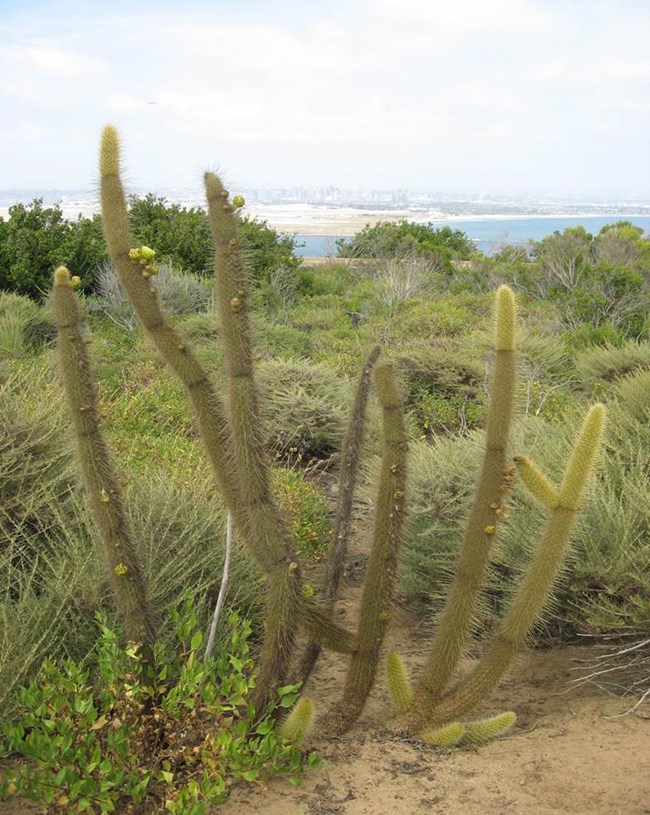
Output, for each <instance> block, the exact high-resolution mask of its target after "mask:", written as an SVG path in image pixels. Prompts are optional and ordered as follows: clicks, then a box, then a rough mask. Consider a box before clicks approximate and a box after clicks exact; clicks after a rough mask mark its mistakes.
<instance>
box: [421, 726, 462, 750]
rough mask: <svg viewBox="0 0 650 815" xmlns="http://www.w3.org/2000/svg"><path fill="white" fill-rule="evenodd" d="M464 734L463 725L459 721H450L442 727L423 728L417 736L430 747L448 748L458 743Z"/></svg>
mask: <svg viewBox="0 0 650 815" xmlns="http://www.w3.org/2000/svg"><path fill="white" fill-rule="evenodd" d="M464 734H465V725H463V724H462V723H461V722H451V724H446V725H444V726H443V727H436V728H429V729H428V730H424V731H423V732H422V733H420V735H419V736H418V738H419V739H420V741H423V742H424V743H425V744H428V745H429V746H430V747H439V748H449V747H456V745H458V744H460V741H461V739H462V738H463V736H464Z"/></svg>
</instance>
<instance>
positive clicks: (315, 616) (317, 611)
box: [301, 598, 356, 654]
mask: <svg viewBox="0 0 650 815" xmlns="http://www.w3.org/2000/svg"><path fill="white" fill-rule="evenodd" d="M301 623H302V625H303V627H304V628H305V630H306V631H307V633H308V634H309V636H310V637H311V639H312V641H313V642H314V643H316V644H318V645H319V646H322V647H323V648H329V649H330V651H335V652H336V653H338V654H351V653H352V652H353V651H354V648H355V644H356V640H355V638H354V635H353V634H351V633H350V632H349V631H348V630H347V629H345V628H343V626H340V625H338V623H335V622H334V620H333V619H332V618H331V616H330V614H329V612H328V611H327V609H325V608H321V607H320V606H318V605H317V604H316V603H315V602H314V601H313V600H312V599H308V598H303V600H302V605H301Z"/></svg>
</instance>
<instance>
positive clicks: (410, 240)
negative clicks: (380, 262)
mask: <svg viewBox="0 0 650 815" xmlns="http://www.w3.org/2000/svg"><path fill="white" fill-rule="evenodd" d="M337 249H338V254H339V257H348V258H382V257H384V258H385V257H393V258H399V257H404V256H410V255H412V254H417V255H420V256H422V257H425V258H427V259H428V260H429V261H430V262H431V263H432V264H433V265H434V266H435V267H436V268H439V269H442V270H444V271H446V272H449V273H451V272H452V271H453V266H452V263H451V261H452V259H454V258H456V259H461V260H467V259H469V258H470V256H471V255H472V253H473V251H474V246H473V244H472V242H471V240H470V239H469V238H468V237H467V235H466V234H465V233H464V232H463V231H462V230H460V229H452V228H451V227H449V226H443V227H440V228H437V227H434V226H433V224H431V223H429V224H417V223H414V222H413V221H406V220H402V221H399V222H398V223H393V222H391V221H380V222H379V223H377V224H374V225H372V226H370V225H369V224H368V225H367V226H365V227H364V228H363V229H362V230H361V231H360V232H357V234H356V235H355V236H354V237H353V238H349V239H348V238H343V239H341V240H339V241H337Z"/></svg>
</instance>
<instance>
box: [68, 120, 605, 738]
mask: <svg viewBox="0 0 650 815" xmlns="http://www.w3.org/2000/svg"><path fill="white" fill-rule="evenodd" d="M119 164H120V146H119V140H118V135H117V132H116V130H115V128H113V127H112V126H107V127H106V128H104V131H103V134H102V142H101V150H100V183H101V202H102V218H103V227H104V234H105V238H106V243H107V247H108V251H109V254H110V257H111V260H112V263H113V265H114V267H115V269H116V272H117V274H118V277H119V279H120V281H121V284H122V286H123V288H124V290H125V292H126V294H127V296H128V297H129V299H130V300H131V302H132V304H133V307H134V309H135V311H136V313H137V314H138V316H139V318H140V320H141V322H142V324H143V326H144V328H145V329H146V331H147V332H148V334H149V336H150V338H151V339H152V341H153V343H154V345H155V346H156V348H157V349H158V351H159V353H160V354H161V356H162V357H163V358H164V359H165V361H166V362H167V364H168V365H169V367H170V368H171V369H172V370H173V371H174V373H175V374H176V375H177V377H178V378H179V380H180V381H181V382H182V384H183V385H184V386H185V389H186V391H187V395H188V399H189V402H190V403H191V406H192V408H193V411H194V414H195V418H196V423H197V426H198V429H199V432H200V436H201V439H202V442H203V445H204V447H205V450H206V453H207V455H208V458H209V460H210V464H211V466H212V470H213V473H214V477H215V480H216V483H217V485H218V488H219V491H220V494H221V496H222V499H223V502H224V504H225V506H226V508H227V509H228V510H229V512H230V513H231V515H232V518H233V519H234V523H235V527H236V530H237V533H238V539H239V540H240V541H241V542H242V543H243V544H244V545H246V546H248V548H249V549H250V551H251V553H252V554H253V556H254V557H255V559H256V561H257V563H258V564H259V567H260V569H261V570H262V572H263V573H264V575H265V577H266V587H267V596H266V611H265V636H264V641H263V645H262V652H261V657H260V670H259V677H258V680H257V686H256V696H255V700H254V701H255V704H256V705H257V707H258V709H259V710H260V711H261V710H264V709H265V707H266V706H267V704H268V702H269V701H271V700H272V699H274V697H275V696H276V693H277V690H278V688H279V687H280V686H282V685H283V684H285V683H286V682H287V681H288V680H289V678H290V677H291V676H292V671H296V670H297V671H298V673H299V675H300V678H301V679H302V680H303V681H306V680H307V678H308V677H309V675H310V672H311V670H312V669H313V666H314V663H315V661H316V659H317V658H318V655H319V653H320V650H321V648H322V647H326V648H329V649H331V650H335V651H338V652H341V653H345V654H349V660H350V661H349V668H348V673H347V677H346V680H345V686H344V688H343V691H342V696H341V700H340V702H339V703H338V704H337V705H336V708H335V710H334V711H332V712H331V713H330V714H329V715H327V716H326V717H325V720H324V721H325V727H326V728H327V729H328V730H329V731H330V732H335V733H340V732H342V731H344V730H345V729H347V728H349V727H350V725H351V724H352V723H353V722H354V721H355V719H356V718H357V717H358V716H359V714H360V712H361V710H362V709H363V706H364V704H365V702H366V699H367V697H368V695H369V693H370V691H371V689H372V686H373V684H374V682H375V678H376V675H377V671H378V665H379V663H380V658H381V651H382V646H383V641H384V637H385V633H386V629H387V626H388V623H389V619H390V614H391V607H392V603H393V600H394V593H395V578H396V572H397V567H398V562H399V552H400V547H401V543H402V539H403V535H404V520H405V512H406V499H407V494H408V485H407V480H406V471H407V437H406V430H405V425H404V416H403V412H404V411H403V405H402V399H401V394H400V389H399V387H398V384H397V382H396V380H395V376H394V374H393V370H392V367H391V365H390V364H386V363H384V364H381V363H378V362H377V360H378V357H379V348H375V349H373V350H372V352H371V353H370V355H369V357H368V359H367V361H366V364H365V366H364V369H363V371H362V373H361V376H360V380H359V386H358V390H357V396H356V398H355V401H354V404H353V407H352V410H351V415H350V424H349V429H348V433H347V436H346V441H345V446H344V450H343V457H342V466H341V476H340V478H341V481H340V489H339V502H340V503H339V508H338V511H337V516H336V529H335V535H334V539H333V542H332V545H331V551H330V560H329V566H328V570H327V575H326V578H325V583H324V585H323V588H322V592H321V593H320V594H321V596H322V598H323V600H322V602H320V603H319V602H317V601H316V600H315V598H314V596H313V591H310V590H309V587H307V586H305V584H304V583H303V578H302V567H301V564H300V562H299V560H298V559H297V557H296V554H295V545H294V541H293V539H292V534H291V530H290V526H289V524H288V522H287V519H286V518H285V517H284V515H283V513H282V512H281V510H280V508H279V507H278V506H277V504H276V502H275V500H274V498H273V494H272V491H271V489H270V480H269V475H270V467H271V464H270V458H269V453H268V452H267V447H266V444H265V439H264V433H263V430H262V423H261V420H260V410H259V396H258V390H257V387H256V382H255V370H254V368H255V366H254V362H255V356H254V353H253V345H252V340H251V331H250V325H249V298H248V291H247V286H246V279H245V278H246V275H245V264H244V261H243V256H242V252H241V248H240V235H239V220H238V217H237V214H236V211H237V209H238V208H239V207H241V206H243V203H244V201H243V199H241V197H240V196H235V198H233V199H232V201H231V200H230V198H229V194H228V192H227V191H226V190H225V189H224V187H223V185H222V183H221V181H220V179H219V178H218V177H217V176H216V175H214V174H212V173H206V174H205V177H204V181H205V191H206V197H207V202H208V219H209V222H210V226H211V229H212V234H213V238H214V243H215V247H216V255H215V274H216V289H215V290H216V296H217V303H218V315H219V322H220V329H221V331H220V336H221V341H222V343H223V353H224V361H225V369H226V374H227V382H228V390H227V395H226V398H223V397H222V395H221V394H218V393H217V392H216V391H215V389H214V386H213V385H212V382H211V381H210V378H209V376H208V375H207V373H206V371H205V370H204V369H203V367H202V366H201V364H200V362H199V361H198V359H197V357H196V356H195V355H194V353H193V352H192V349H191V348H190V347H189V346H188V345H187V343H186V341H185V340H183V339H182V338H181V336H180V335H179V334H178V333H177V332H176V330H175V329H174V327H173V326H172V325H170V323H169V322H168V321H167V319H166V317H165V315H164V314H163V313H162V311H161V309H160V307H159V304H158V300H157V298H156V289H155V286H153V285H152V284H151V280H150V278H151V277H152V275H154V274H155V271H156V269H155V266H154V265H153V260H154V256H155V251H154V250H153V249H150V248H149V247H139V248H137V247H134V246H133V241H132V238H131V235H130V233H129V225H128V213H127V206H126V199H125V194H124V189H123V186H122V182H121V178H120V172H119ZM75 298H76V295H75V294H74V292H73V291H72V282H71V279H70V275H69V273H68V272H67V270H62V269H59V270H57V272H56V274H55V281H54V303H55V311H56V314H57V324H58V326H59V350H60V358H61V369H62V373H63V379H64V383H65V388H66V393H67V398H68V404H69V408H70V412H71V416H72V423H73V427H74V430H75V434H76V437H77V445H78V450H79V459H80V462H81V467H82V470H83V474H84V479H85V482H86V487H87V491H88V495H89V500H90V503H91V504H92V506H93V510H94V513H95V516H96V518H97V524H98V527H99V528H100V531H101V533H102V539H103V541H104V544H105V547H106V551H107V555H108V560H109V564H110V567H111V572H112V577H113V581H114V588H115V595H116V600H117V603H118V606H119V609H120V611H121V613H122V615H123V618H124V621H125V626H126V629H127V633H128V635H129V637H131V638H133V639H137V640H139V641H141V642H143V643H144V644H145V645H146V646H147V647H150V645H151V643H152V642H153V639H154V636H155V631H154V628H153V623H152V620H151V613H150V611H149V607H148V604H147V597H146V591H145V585H144V579H143V577H142V569H141V566H140V565H139V562H138V558H137V552H136V549H135V547H134V545H133V542H132V541H131V539H130V536H129V533H128V528H127V526H126V522H125V520H124V513H123V510H122V505H121V499H120V497H119V490H118V488H117V483H116V481H115V478H114V476H113V474H112V470H111V467H110V460H109V457H108V452H107V450H106V448H105V445H104V443H103V440H102V438H101V433H100V430H99V422H98V416H97V411H96V407H95V402H94V396H93V392H92V384H91V377H90V370H89V365H88V360H87V357H86V355H85V350H84V348H83V339H82V335H81V328H80V317H79V310H78V307H77V305H76V299H75ZM516 324H517V318H516V308H515V300H514V296H513V294H512V291H511V290H510V289H509V288H508V287H506V286H502V287H501V288H500V289H499V291H498V292H497V297H496V322H495V337H494V355H495V361H494V366H493V372H492V378H491V387H490V393H491V396H490V404H489V408H488V419H487V427H486V450H485V456H484V461H483V467H482V471H481V475H480V478H479V483H478V486H477V490H476V495H475V499H474V503H473V507H472V509H471V512H470V515H469V518H468V522H467V528H466V532H465V536H464V539H463V543H462V546H461V550H460V553H459V557H458V564H457V570H456V575H455V579H454V580H453V582H452V584H451V587H450V589H449V594H448V598H447V601H446V604H445V607H444V610H443V614H442V617H441V620H440V625H439V628H438V631H437V634H436V636H435V638H434V641H433V643H432V646H431V650H430V654H429V658H428V660H427V662H426V664H425V666H424V668H423V670H422V672H421V675H420V677H419V678H418V681H417V682H412V681H411V679H410V678H409V676H408V673H407V671H406V668H405V666H404V664H403V663H402V660H401V658H400V657H399V655H398V654H396V653H393V654H390V655H389V656H388V659H387V674H388V686H389V691H390V697H391V700H392V703H393V706H394V708H395V713H396V714H397V717H398V722H399V727H400V729H401V730H403V731H404V732H406V733H407V734H408V735H409V736H415V737H418V738H420V739H422V740H423V741H425V742H428V743H430V744H433V745H437V746H453V745H456V744H471V743H480V742H481V741H485V740H487V739H490V738H493V737H494V736H497V735H500V734H501V733H503V732H505V731H506V730H507V729H509V728H510V727H511V726H512V724H513V722H514V718H515V717H514V714H513V713H511V712H507V713H502V714H500V715H498V716H494V717H491V718H488V719H483V720H481V721H469V722H466V721H461V718H462V717H464V716H465V715H466V714H467V713H469V712H470V711H471V710H472V709H474V708H475V707H477V706H478V705H480V704H481V703H482V702H483V701H484V699H485V697H486V696H487V694H488V693H489V691H490V690H491V689H492V688H493V687H494V685H495V684H496V683H497V682H498V681H499V679H500V677H501V676H502V675H503V673H504V671H505V670H506V668H507V666H508V664H509V662H510V660H511V659H512V657H513V655H514V654H515V653H516V651H517V650H518V649H519V648H521V647H522V646H523V645H524V643H525V640H526V637H527V636H528V633H529V632H530V630H531V628H532V626H533V625H534V623H535V621H536V619H537V618H538V616H539V614H540V612H541V610H542V608H543V605H544V603H545V601H546V599H547V597H548V595H549V592H550V591H551V589H552V585H553V582H554V580H555V577H556V575H557V573H558V570H559V569H560V567H561V564H562V560H563V557H564V554H565V550H566V547H567V544H568V541H569V536H570V533H571V529H572V526H573V522H574V519H575V515H576V512H577V511H578V510H579V502H580V496H581V494H582V492H583V490H584V488H585V485H586V483H587V479H588V477H589V474H590V471H591V469H592V466H593V462H594V458H595V456H596V452H597V450H598V446H599V442H600V437H601V435H602V429H603V423H604V409H603V407H602V406H601V405H597V406H595V407H593V408H592V409H591V411H590V413H589V415H588V417H587V419H586V422H585V425H584V427H583V429H582V431H581V433H580V434H579V436H578V439H577V441H576V444H575V448H574V451H573V453H572V454H571V456H570V458H569V463H568V465H567V468H566V472H565V475H564V478H563V480H562V483H561V484H560V485H559V487H555V486H554V485H553V484H552V483H551V482H550V480H549V479H548V478H547V477H546V476H545V475H543V474H542V473H541V472H540V471H539V469H538V468H537V467H536V466H535V465H534V464H533V463H532V462H530V461H529V460H528V459H526V458H524V457H522V456H519V457H517V458H515V460H514V465H513V464H512V462H511V461H509V458H508V445H509V435H510V434H509V429H510V422H511V418H512V415H513V412H514V393H515V382H516V333H517V326H516ZM371 381H372V383H373V384H374V388H375V392H376V394H377V397H378V400H379V403H380V406H381V409H382V427H383V455H382V463H381V468H380V474H379V483H378V485H377V500H376V516H375V519H374V527H373V534H372V543H371V551H370V554H369V558H368V566H367V569H366V576H365V582H364V587H363V592H362V599H361V608H360V614H359V625H358V630H357V631H356V632H350V631H348V630H346V629H345V628H343V627H342V626H340V625H339V624H338V623H336V622H335V621H334V618H333V615H332V608H333V604H334V602H335V599H336V594H337V589H338V584H339V582H340V578H341V573H342V568H343V560H344V558H345V552H346V546H347V541H348V538H349V534H350V525H351V524H350V519H351V509H352V498H353V492H354V487H355V483H356V479H357V472H358V467H359V458H360V450H361V440H362V437H363V432H364V422H365V414H366V403H367V400H368V393H369V389H370V385H371ZM516 473H518V474H519V476H520V478H521V480H522V481H523V483H524V484H525V485H526V486H527V487H528V488H529V489H530V490H531V492H532V493H533V494H534V495H535V496H536V498H537V499H538V500H539V501H540V502H541V503H542V505H543V506H544V507H545V508H546V509H547V511H548V514H549V517H548V521H547V524H546V528H545V529H544V531H543V532H542V535H541V540H540V543H539V546H538V548H537V552H536V554H535V556H534V558H533V561H532V563H531V566H530V568H529V570H528V573H527V574H526V576H525V578H524V580H523V581H522V584H521V587H520V588H519V591H518V592H517V594H516V595H515V597H514V599H513V601H512V604H511V607H510V610H509V611H508V613H507V614H506V616H505V618H504V621H503V624H502V627H501V630H500V632H499V633H498V634H497V636H496V637H495V639H494V642H493V643H492V644H491V645H490V647H489V648H488V650H487V652H486V654H485V656H484V658H483V659H482V660H481V661H480V662H479V664H478V666H477V667H476V668H475V669H474V670H473V671H472V672H471V673H470V674H469V675H468V676H466V677H465V678H464V679H462V681H460V682H458V683H457V684H456V685H455V686H452V687H451V690H449V684H450V682H451V680H452V678H453V675H454V673H455V671H456V669H457V666H458V662H459V660H460V658H461V656H462V653H463V649H464V647H465V644H466V641H467V638H468V635H469V632H470V630H471V627H472V623H473V619H474V614H475V609H476V605H477V602H478V599H479V597H480V592H481V588H482V585H483V583H484V581H485V577H486V571H487V567H488V564H489V559H490V552H491V550H492V547H493V545H494V542H495V539H496V537H497V535H498V529H499V525H500V523H501V522H502V521H504V520H506V519H507V516H508V507H507V499H508V495H509V494H510V492H511V491H512V488H513V484H514V480H515V475H516ZM301 632H302V634H303V635H305V636H306V638H307V641H308V643H307V646H306V648H305V649H303V651H302V654H299V653H297V652H298V651H299V648H298V642H299V639H298V638H299V635H300V633H301ZM313 715H314V711H313V703H312V702H311V701H310V700H308V699H302V700H300V701H299V702H298V703H297V706H296V708H295V709H294V711H293V712H292V713H291V714H290V715H289V717H288V718H287V719H286V720H285V721H284V722H283V723H281V724H280V725H279V732H280V735H281V736H282V737H283V738H286V739H288V740H291V741H293V742H295V743H300V742H301V741H302V740H303V739H304V738H305V737H306V734H307V732H308V730H309V727H310V726H311V722H312V720H313Z"/></svg>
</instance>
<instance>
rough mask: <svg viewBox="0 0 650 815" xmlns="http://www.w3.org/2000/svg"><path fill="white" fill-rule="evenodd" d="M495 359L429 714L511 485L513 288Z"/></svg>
mask: <svg viewBox="0 0 650 815" xmlns="http://www.w3.org/2000/svg"><path fill="white" fill-rule="evenodd" d="M494 338H495V342H494V344H495V363H494V373H493V376H492V385H491V394H490V403H489V407H488V417H487V427H486V445H485V457H484V459H483V468H482V471H481V476H480V480H479V484H478V487H477V489H476V494H475V497H474V503H473V506H472V509H471V512H470V516H469V519H468V522H467V527H466V531H465V536H464V539H463V544H462V547H461V550H460V555H459V557H458V565H457V568H456V573H455V578H454V581H453V583H452V585H451V587H450V589H449V593H448V595H447V600H446V603H445V607H444V610H443V613H442V618H441V620H440V625H439V627H438V632H437V634H436V638H435V640H434V642H433V645H432V648H431V652H430V655H429V658H428V661H427V664H426V666H425V668H424V670H423V672H422V676H421V678H420V681H419V683H418V684H417V686H416V689H415V691H414V694H413V708H414V710H416V711H417V714H415V715H417V717H418V718H419V717H421V716H422V715H425V716H426V715H428V713H430V712H431V711H432V709H433V707H434V706H435V704H436V703H437V700H438V699H439V698H440V695H441V693H442V692H443V690H444V689H445V687H446V685H447V683H448V682H449V679H450V678H451V676H452V674H453V672H454V669H455V668H456V666H457V664H458V660H459V659H460V656H461V653H462V649H463V647H464V645H465V642H466V640H467V637H468V634H469V631H470V628H471V625H472V620H473V616H474V611H475V608H476V603H477V600H478V596H479V591H480V588H481V586H482V584H483V581H484V580H485V573H486V569H487V565H488V559H489V554H490V550H491V548H492V545H493V543H494V540H495V532H496V527H497V521H498V518H499V514H498V512H497V510H499V509H501V508H502V504H503V501H504V497H505V495H507V490H508V488H509V481H508V478H509V475H508V473H507V471H506V463H507V462H506V451H507V444H508V437H509V430H510V421H511V418H512V414H513V410H514V399H515V378H516V377H515V341H516V308H515V300H514V296H513V293H512V291H511V290H510V289H509V288H508V287H507V286H501V287H500V288H499V290H498V292H497V299H496V320H495V331H494Z"/></svg>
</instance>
